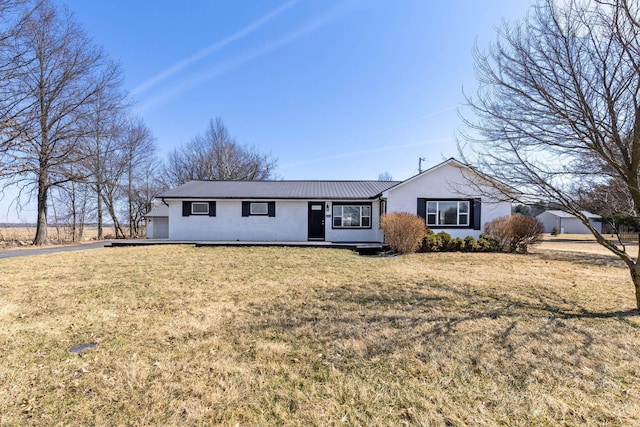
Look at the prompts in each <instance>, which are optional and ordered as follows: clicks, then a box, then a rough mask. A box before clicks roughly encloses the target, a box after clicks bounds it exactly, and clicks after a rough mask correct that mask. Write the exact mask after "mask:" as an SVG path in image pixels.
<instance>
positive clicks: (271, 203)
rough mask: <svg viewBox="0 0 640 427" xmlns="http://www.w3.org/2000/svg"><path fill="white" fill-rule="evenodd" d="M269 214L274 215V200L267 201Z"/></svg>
mask: <svg viewBox="0 0 640 427" xmlns="http://www.w3.org/2000/svg"><path fill="white" fill-rule="evenodd" d="M268 207H269V216H276V202H269V204H268Z"/></svg>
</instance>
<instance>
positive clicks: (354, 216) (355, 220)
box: [333, 204, 371, 228]
mask: <svg viewBox="0 0 640 427" xmlns="http://www.w3.org/2000/svg"><path fill="white" fill-rule="evenodd" d="M333 227H334V228H371V205H370V204H369V205H336V204H334V205H333Z"/></svg>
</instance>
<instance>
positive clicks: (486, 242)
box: [478, 233, 498, 252]
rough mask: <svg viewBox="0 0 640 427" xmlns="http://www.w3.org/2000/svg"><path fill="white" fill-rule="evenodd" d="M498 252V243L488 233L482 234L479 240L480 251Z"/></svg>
mask: <svg viewBox="0 0 640 427" xmlns="http://www.w3.org/2000/svg"><path fill="white" fill-rule="evenodd" d="M497 250H498V242H497V241H496V239H494V238H493V237H491V235H489V234H487V233H482V234H481V235H480V237H479V238H478V251H480V252H495V251H497Z"/></svg>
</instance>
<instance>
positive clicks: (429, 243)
mask: <svg viewBox="0 0 640 427" xmlns="http://www.w3.org/2000/svg"><path fill="white" fill-rule="evenodd" d="M439 248H440V238H439V237H438V236H436V234H435V233H434V232H433V230H430V229H427V232H426V233H424V237H423V238H422V244H421V246H420V252H436V251H438V250H439Z"/></svg>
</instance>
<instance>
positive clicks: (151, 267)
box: [0, 246, 640, 426]
mask: <svg viewBox="0 0 640 427" xmlns="http://www.w3.org/2000/svg"><path fill="white" fill-rule="evenodd" d="M30 260H31V259H25V258H15V259H3V260H0V268H1V269H2V272H3V274H2V275H1V276H0V325H2V328H0V351H1V354H2V357H1V358H0V384H3V386H2V388H0V425H51V424H61V425H70V424H73V425H342V424H344V425H451V426H464V425H515V426H517V425H520V426H529V425H576V426H577V425H580V426H583V425H587V426H589V425H592V426H594V425H608V426H609V425H638V424H639V423H640V382H638V380H637V379H638V376H639V375H640V359H639V358H638V354H640V333H639V329H638V328H639V326H640V316H639V315H638V313H637V312H636V311H633V310H632V309H633V305H634V302H635V300H634V297H633V288H632V286H631V283H630V280H629V277H628V271H627V270H626V268H624V267H623V266H622V265H621V263H620V262H618V261H616V260H615V259H614V258H612V257H610V256H601V255H596V254H586V253H577V252H564V251H550V250H540V251H539V252H538V253H536V254H532V255H528V256H523V255H506V254H451V253H445V254H416V255H409V256H403V257H362V256H358V255H356V254H354V253H352V252H349V251H344V250H329V249H296V248H193V247H186V246H170V247H168V246H157V247H139V248H111V249H99V250H90V251H85V252H73V253H65V254H55V255H50V256H39V257H38V258H37V261H38V262H37V263H36V262H31V261H30ZM25 262H28V264H29V268H28V269H27V268H24V266H25ZM90 342H96V343H98V347H97V348H95V349H94V350H90V351H88V352H86V353H83V354H80V355H77V354H71V353H69V351H68V349H69V348H71V347H72V346H74V345H77V344H81V343H90Z"/></svg>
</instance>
